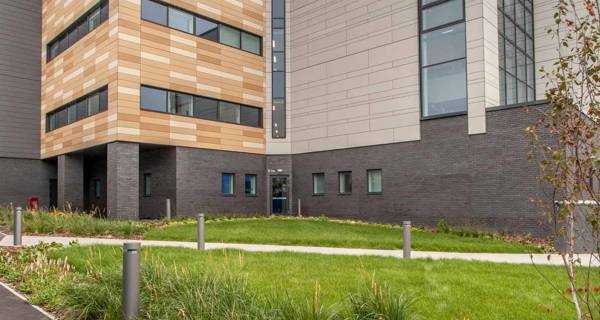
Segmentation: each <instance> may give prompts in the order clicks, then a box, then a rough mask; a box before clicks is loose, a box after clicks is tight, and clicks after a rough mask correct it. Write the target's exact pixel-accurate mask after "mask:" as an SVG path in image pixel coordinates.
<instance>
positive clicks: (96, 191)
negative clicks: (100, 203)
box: [94, 179, 102, 199]
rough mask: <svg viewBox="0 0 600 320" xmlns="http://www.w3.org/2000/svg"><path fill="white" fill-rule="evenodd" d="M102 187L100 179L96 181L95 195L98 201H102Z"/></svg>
mask: <svg viewBox="0 0 600 320" xmlns="http://www.w3.org/2000/svg"><path fill="white" fill-rule="evenodd" d="M101 188H102V185H101V184H100V179H94V195H95V196H96V199H100V196H101V194H102V189H101Z"/></svg>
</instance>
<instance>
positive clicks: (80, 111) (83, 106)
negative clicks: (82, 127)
mask: <svg viewBox="0 0 600 320" xmlns="http://www.w3.org/2000/svg"><path fill="white" fill-rule="evenodd" d="M89 115H90V114H89V109H88V103H87V100H86V99H83V100H81V101H79V102H77V120H81V119H85V118H87V117H89Z"/></svg>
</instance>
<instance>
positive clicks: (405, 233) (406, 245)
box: [402, 221, 410, 259]
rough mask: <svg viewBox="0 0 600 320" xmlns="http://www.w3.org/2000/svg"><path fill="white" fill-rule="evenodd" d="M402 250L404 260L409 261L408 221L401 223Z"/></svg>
mask: <svg viewBox="0 0 600 320" xmlns="http://www.w3.org/2000/svg"><path fill="white" fill-rule="evenodd" d="M402 233H403V239H402V249H403V255H402V256H403V257H404V259H410V221H404V222H403V223H402Z"/></svg>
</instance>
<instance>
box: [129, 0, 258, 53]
mask: <svg viewBox="0 0 600 320" xmlns="http://www.w3.org/2000/svg"><path fill="white" fill-rule="evenodd" d="M148 1H151V2H155V3H158V4H161V5H163V6H165V7H167V9H168V8H173V9H176V10H179V11H182V12H186V13H188V14H191V15H192V16H193V18H194V19H193V28H192V29H193V30H194V31H193V32H192V33H188V32H185V31H181V30H179V29H175V28H171V27H170V26H169V19H170V14H169V10H167V24H165V25H163V24H160V23H158V22H154V21H151V20H148V19H144V18H143V17H142V16H141V10H140V18H141V20H143V21H146V22H149V23H153V24H157V25H160V26H163V27H167V28H169V29H172V30H177V31H179V32H183V33H187V34H190V35H193V36H195V37H198V38H201V39H204V40H208V41H212V42H216V43H219V44H221V45H224V46H226V47H230V48H235V49H238V50H241V51H244V52H247V53H250V54H253V55H258V56H263V37H261V36H260V35H258V34H256V33H253V32H250V31H246V30H244V29H240V28H238V27H235V26H233V25H230V24H228V23H224V22H221V21H218V20H215V19H212V18H209V17H207V16H203V15H201V14H198V13H196V12H193V11H190V10H187V9H184V8H181V7H178V6H174V5H172V4H170V3H167V2H164V1H162V0H148ZM196 18H200V19H202V20H206V21H210V22H213V23H215V24H217V26H218V28H217V30H218V31H217V34H218V35H217V41H213V40H212V39H208V38H204V37H201V36H199V35H196ZM221 26H226V27H228V28H232V29H235V30H237V31H239V32H240V39H239V40H240V47H239V48H238V47H234V46H230V45H228V44H225V43H222V42H221V36H220V33H221V30H220V29H221ZM242 33H247V34H250V35H253V36H255V37H257V38H258V39H260V54H256V53H254V52H252V51H247V50H244V49H242V48H241V46H242V45H241V44H242Z"/></svg>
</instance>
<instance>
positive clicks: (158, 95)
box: [140, 86, 167, 112]
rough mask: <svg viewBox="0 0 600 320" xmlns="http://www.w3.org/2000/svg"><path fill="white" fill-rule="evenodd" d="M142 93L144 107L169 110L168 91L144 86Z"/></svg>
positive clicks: (163, 110) (141, 99) (154, 109)
mask: <svg viewBox="0 0 600 320" xmlns="http://www.w3.org/2000/svg"><path fill="white" fill-rule="evenodd" d="M140 95H141V97H140V104H141V106H142V108H143V109H146V110H153V111H160V112H167V91H165V90H160V89H154V88H149V87H144V86H142V87H141V90H140Z"/></svg>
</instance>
